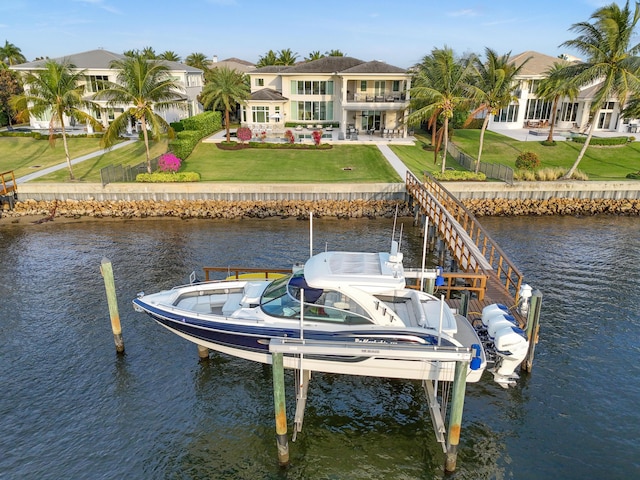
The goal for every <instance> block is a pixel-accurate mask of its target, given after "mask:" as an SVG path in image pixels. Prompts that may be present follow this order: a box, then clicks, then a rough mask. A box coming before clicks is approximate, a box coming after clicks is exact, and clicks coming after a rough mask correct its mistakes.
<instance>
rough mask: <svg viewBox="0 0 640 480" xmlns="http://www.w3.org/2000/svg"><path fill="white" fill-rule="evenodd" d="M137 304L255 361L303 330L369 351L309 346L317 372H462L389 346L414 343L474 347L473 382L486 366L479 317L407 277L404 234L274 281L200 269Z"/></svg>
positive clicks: (315, 259)
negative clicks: (201, 275)
mask: <svg viewBox="0 0 640 480" xmlns="http://www.w3.org/2000/svg"><path fill="white" fill-rule="evenodd" d="M133 307H134V309H135V310H136V311H138V312H144V313H146V314H148V315H149V316H150V317H151V318H153V319H154V320H155V321H156V322H158V323H159V324H160V325H162V326H163V327H166V328H167V329H169V330H170V331H171V332H173V333H175V334H177V335H179V336H181V337H183V338H185V339H187V340H189V341H191V342H193V343H196V344H198V345H201V346H203V347H207V348H209V349H211V350H214V351H217V352H221V353H224V354H228V355H232V356H235V357H239V358H243V359H246V360H250V361H255V362H261V363H271V353H270V349H269V346H270V344H271V343H272V342H275V341H287V340H289V341H293V340H295V339H301V338H303V336H304V339H305V341H309V342H319V343H322V342H327V343H328V344H331V345H357V346H361V347H363V348H366V349H367V355H362V354H358V353H357V349H356V350H355V353H353V354H336V353H335V351H334V350H330V351H329V350H328V351H326V352H323V351H315V352H314V353H313V354H308V355H307V354H305V355H304V365H305V368H306V369H308V370H311V371H319V372H325V373H338V374H351V375H364V376H374V377H386V378H402V379H416V380H443V381H452V380H453V376H454V370H455V362H454V361H448V362H447V361H433V360H430V359H429V358H427V357H426V356H425V358H414V357H407V356H403V355H399V356H398V355H394V354H393V352H391V353H390V350H389V348H387V347H394V348H402V347H405V346H406V347H407V348H411V349H412V350H413V351H416V350H417V351H418V352H420V351H421V349H424V351H425V352H427V351H429V352H433V351H435V350H438V349H442V350H446V349H449V350H451V349H453V350H459V351H465V352H469V351H470V352H472V355H473V358H472V360H471V361H470V362H469V367H468V372H467V377H466V380H467V382H477V381H478V380H480V378H481V376H482V373H483V371H484V370H485V368H486V366H487V355H486V354H485V349H484V346H483V343H482V341H481V339H480V338H479V336H478V332H477V331H476V329H475V328H474V327H473V326H472V325H471V323H470V322H469V321H468V320H467V319H466V318H465V317H464V316H462V315H460V314H458V313H457V312H456V311H454V310H453V309H451V308H450V307H449V306H448V305H447V303H446V302H445V300H444V298H443V297H441V298H438V297H436V296H435V295H432V294H429V293H426V292H423V291H420V290H418V289H414V288H409V287H408V286H407V281H406V277H405V272H404V267H403V254H402V253H401V252H400V251H399V246H398V242H397V241H392V243H391V248H390V250H389V251H385V252H373V253H370V252H351V251H324V252H321V253H318V254H315V255H312V256H310V258H309V259H308V260H307V261H306V262H305V263H304V264H303V265H300V264H298V265H294V266H293V267H292V269H291V272H290V273H288V274H286V275H284V276H279V277H277V278H270V279H267V280H265V279H260V278H256V277H255V276H254V275H251V276H249V277H242V276H240V277H239V278H236V277H233V276H231V277H228V278H226V279H222V280H213V281H205V282H199V281H197V280H196V281H193V276H192V282H191V283H189V284H187V285H181V286H177V287H174V288H172V289H169V290H164V291H160V292H158V293H153V294H149V295H145V294H144V293H140V294H138V296H137V298H135V299H134V300H133ZM485 343H486V342H485ZM350 352H351V350H350ZM372 352H373V353H372ZM284 366H285V367H287V368H299V366H300V355H296V354H293V353H292V354H285V355H284Z"/></svg>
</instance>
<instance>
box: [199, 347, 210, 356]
mask: <svg viewBox="0 0 640 480" xmlns="http://www.w3.org/2000/svg"><path fill="white" fill-rule="evenodd" d="M198 357H199V358H200V360H208V359H209V349H208V348H207V347H205V346H204V345H198Z"/></svg>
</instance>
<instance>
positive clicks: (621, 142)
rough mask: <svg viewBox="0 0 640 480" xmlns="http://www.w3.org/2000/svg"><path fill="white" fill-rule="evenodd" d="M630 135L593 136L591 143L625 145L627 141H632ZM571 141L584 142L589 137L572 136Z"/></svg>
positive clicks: (596, 144) (597, 144) (595, 144)
mask: <svg viewBox="0 0 640 480" xmlns="http://www.w3.org/2000/svg"><path fill="white" fill-rule="evenodd" d="M629 138H630V137H608V138H603V137H591V141H590V142H589V145H594V146H603V147H606V146H612V145H625V144H626V143H628V142H630V141H632V140H630V139H629ZM571 141H572V142H575V143H584V142H586V141H587V137H583V136H579V137H571Z"/></svg>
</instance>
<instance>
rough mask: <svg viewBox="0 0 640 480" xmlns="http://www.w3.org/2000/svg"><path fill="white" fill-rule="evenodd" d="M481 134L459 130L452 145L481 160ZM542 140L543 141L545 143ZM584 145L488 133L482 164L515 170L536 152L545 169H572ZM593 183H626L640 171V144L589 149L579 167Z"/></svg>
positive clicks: (591, 147) (633, 143)
mask: <svg viewBox="0 0 640 480" xmlns="http://www.w3.org/2000/svg"><path fill="white" fill-rule="evenodd" d="M479 138H480V131H479V130H471V129H469V130H456V131H455V133H454V135H453V139H452V141H453V142H454V143H455V144H456V145H457V146H458V148H460V149H461V150H462V151H464V152H465V153H467V154H468V155H471V156H472V157H474V158H475V157H477V155H478V145H479ZM541 140H542V139H541ZM581 147H582V144H580V143H576V142H570V141H567V142H564V141H560V142H556V145H555V146H545V145H542V143H541V142H540V141H535V142H520V141H518V140H514V139H512V138H509V137H505V136H504V135H500V134H497V133H495V132H490V131H487V132H486V133H485V139H484V148H483V150H482V161H483V162H488V163H498V164H502V165H507V166H509V167H511V168H514V169H515V163H516V158H517V157H518V155H519V154H520V153H522V152H524V151H531V152H535V153H536V154H537V155H538V157H539V159H540V166H541V168H553V167H563V168H566V169H568V168H569V167H570V166H571V164H572V163H573V162H574V161H575V159H576V158H577V157H578V153H579V152H580V148H581ZM578 168H579V169H580V170H581V171H582V172H584V173H586V174H587V175H588V177H589V180H622V179H625V178H626V176H627V174H629V173H632V172H637V171H638V170H640V142H631V143H627V144H626V145H622V146H610V147H600V146H589V148H588V149H587V152H586V154H585V156H584V158H583V159H582V162H580V166H579V167H578Z"/></svg>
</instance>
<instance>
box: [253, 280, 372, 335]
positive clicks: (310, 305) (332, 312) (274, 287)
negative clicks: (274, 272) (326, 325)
mask: <svg viewBox="0 0 640 480" xmlns="http://www.w3.org/2000/svg"><path fill="white" fill-rule="evenodd" d="M301 289H304V318H305V320H306V321H313V322H330V323H343V324H349V325H362V324H370V323H373V320H372V319H371V318H370V317H369V315H368V314H367V313H366V311H365V310H364V309H363V308H362V307H361V306H360V305H358V304H357V303H356V302H355V301H354V300H353V299H351V298H349V297H346V296H345V295H344V294H342V293H340V292H337V291H334V290H328V289H318V288H311V287H309V285H307V283H306V282H305V279H304V275H303V274H302V273H297V274H294V275H288V276H286V277H283V278H280V279H278V280H275V281H274V282H273V283H271V284H270V285H269V286H268V287H267V288H266V289H265V291H264V293H263V295H262V299H261V300H260V308H262V310H263V311H264V312H265V313H267V314H268V315H271V316H274V317H284V318H297V317H299V316H300V290H301Z"/></svg>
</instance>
